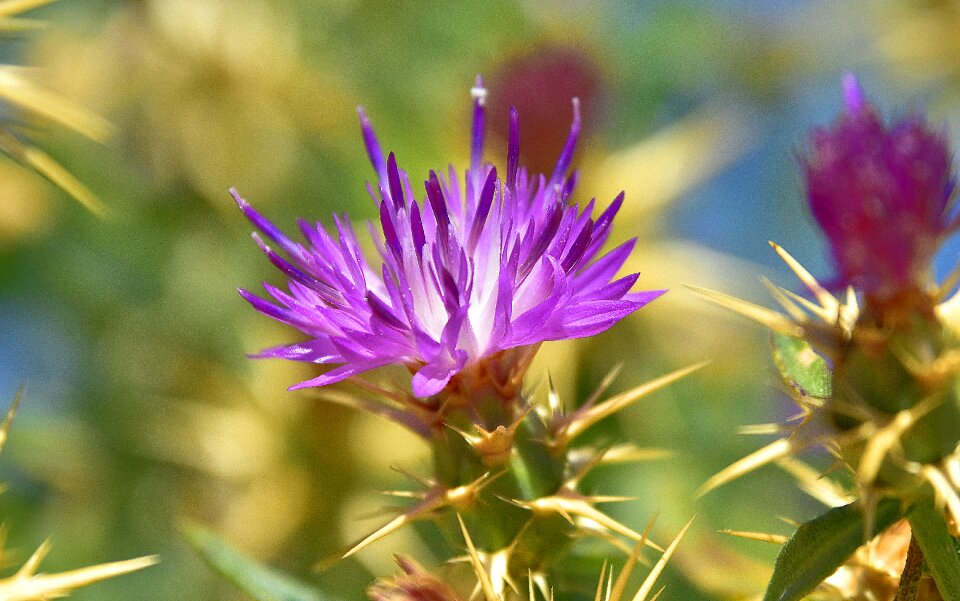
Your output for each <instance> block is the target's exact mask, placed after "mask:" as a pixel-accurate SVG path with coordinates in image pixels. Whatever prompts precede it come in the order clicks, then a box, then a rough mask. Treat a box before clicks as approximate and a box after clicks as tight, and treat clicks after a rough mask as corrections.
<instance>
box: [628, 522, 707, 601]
mask: <svg viewBox="0 0 960 601" xmlns="http://www.w3.org/2000/svg"><path fill="white" fill-rule="evenodd" d="M694 519H696V518H695V517H693V518H690V521H689V522H687V523H686V525H684V527H683V528H681V529H680V532H679V533H678V534H677V536H676V537H675V538H674V539H673V541H671V543H670V545H668V546H667V550H666V551H664V552H663V555H661V556H660V559H658V560H657V563H656V564H654V566H653V569H651V570H650V573H649V574H647V577H646V578H645V579H644V580H643V584H641V585H640V589H639V590H638V591H637V594H636V595H634V596H633V601H646V599H647V595H649V594H650V591H652V590H653V585H654V584H656V582H657V578H659V577H660V574H661V573H662V572H663V569H664V568H665V567H667V562H668V561H670V558H671V557H673V554H674V552H675V551H676V550H677V547H678V546H679V545H680V541H681V540H683V536H684V535H685V534H686V533H687V530H689V529H690V526H692V525H693V520H694ZM662 591H663V589H661V590H660V591H658V592H657V593H656V595H655V597H654V598H656V597H659V596H660V593H661V592H662Z"/></svg>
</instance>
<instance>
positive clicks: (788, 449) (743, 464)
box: [697, 438, 807, 496]
mask: <svg viewBox="0 0 960 601" xmlns="http://www.w3.org/2000/svg"><path fill="white" fill-rule="evenodd" d="M806 446H807V445H806V444H803V445H801V444H799V443H798V442H796V441H795V439H793V438H780V439H777V440H775V441H773V442H771V443H770V444H768V445H767V446H765V447H763V448H761V449H758V450H756V451H754V452H753V453H750V454H749V455H747V456H746V457H744V458H742V459H740V460H738V461H736V462H734V463H733V464H732V465H730V466H728V467H726V468H724V469H722V470H720V471H719V472H717V473H716V474H714V475H713V476H711V477H710V478H708V479H707V481H706V482H704V483H703V484H702V485H701V486H700V488H698V489H697V496H702V495H705V494H707V493H708V492H710V491H711V490H713V489H715V488H717V487H718V486H722V485H724V484H726V483H727V482H730V481H732V480H736V479H737V478H739V477H740V476H742V475H744V474H747V473H749V472H752V471H753V470H755V469H757V468H759V467H763V466H764V465H767V464H768V463H772V462H774V461H776V460H778V459H781V458H783V457H786V456H788V455H791V454H793V453H795V452H796V451H798V450H799V449H801V448H805V447H806Z"/></svg>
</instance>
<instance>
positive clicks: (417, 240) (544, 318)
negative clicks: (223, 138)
mask: <svg viewBox="0 0 960 601" xmlns="http://www.w3.org/2000/svg"><path fill="white" fill-rule="evenodd" d="M472 94H473V97H474V103H473V131H472V134H473V136H472V141H473V143H472V153H471V164H470V169H469V170H467V171H466V173H465V175H464V181H463V187H462V188H461V184H460V182H459V181H458V179H457V175H456V172H455V171H454V170H453V168H451V169H450V170H449V173H448V175H447V176H446V177H444V176H443V175H438V174H437V173H435V172H433V171H431V172H430V174H429V177H428V179H427V180H426V181H425V182H424V188H425V199H424V200H421V201H420V202H418V201H417V200H416V199H415V197H414V193H413V187H412V186H411V183H410V180H409V178H408V177H407V174H406V173H405V172H404V171H402V170H400V169H398V168H397V163H396V160H395V158H394V155H393V153H391V154H390V155H389V156H388V157H387V158H386V160H384V157H383V153H382V151H381V150H380V144H379V142H378V141H377V138H376V136H375V134H374V132H373V129H372V128H371V126H370V122H369V121H368V120H367V117H366V115H365V114H364V113H363V111H362V109H361V110H360V111H359V113H360V123H361V128H362V132H363V139H364V142H365V144H366V148H367V153H368V155H369V157H370V162H371V163H372V164H373V168H374V170H375V171H376V174H377V186H375V187H374V186H372V185H369V184H368V191H369V193H370V195H371V197H372V198H373V200H374V202H376V203H377V204H378V205H379V208H380V225H381V229H382V235H381V232H377V231H376V230H375V228H374V227H373V226H372V225H370V226H369V228H368V229H369V230H370V234H371V236H372V237H373V239H374V241H375V243H376V246H377V249H378V251H379V255H380V259H381V261H382V264H381V266H380V269H377V270H375V269H373V268H372V266H371V265H370V264H369V263H368V262H367V261H366V260H365V259H364V257H363V254H362V252H361V250H360V244H359V241H358V239H357V236H356V234H355V233H354V230H353V228H352V226H351V224H350V221H349V220H348V219H347V218H346V217H338V216H336V215H335V216H334V223H335V224H336V230H337V233H336V236H335V237H334V236H331V235H330V234H328V233H327V232H326V231H325V230H324V228H323V226H322V224H320V223H317V224H316V225H311V224H309V223H307V222H306V221H303V220H300V222H299V224H300V229H301V231H302V232H303V235H304V236H305V237H306V240H307V242H308V246H304V245H301V244H299V243H296V242H293V241H292V240H290V239H289V238H288V237H287V236H286V235H285V234H284V233H283V232H281V231H280V230H279V229H278V228H277V227H276V226H274V225H273V224H272V223H271V222H269V221H268V220H267V219H265V218H264V217H263V216H261V215H260V214H259V213H257V212H256V211H255V210H254V209H253V208H252V207H251V206H250V205H249V204H248V203H247V202H246V201H245V200H243V199H242V198H241V197H240V196H239V195H238V194H237V193H236V192H235V191H232V190H231V193H232V194H233V195H234V198H235V199H236V201H237V204H238V205H239V206H240V208H241V210H243V212H244V214H245V215H246V216H247V218H248V219H249V220H250V222H251V223H252V224H253V225H254V226H255V227H256V228H257V229H259V230H260V231H261V232H262V233H263V234H264V235H265V236H266V237H267V238H269V239H270V240H272V241H273V243H275V244H276V246H277V247H279V249H281V250H283V251H284V253H285V254H286V257H287V258H283V257H281V256H280V255H279V254H278V253H277V252H275V251H274V250H273V249H272V248H271V247H270V246H268V244H267V243H266V242H264V241H263V240H262V239H261V238H260V237H259V236H257V235H256V234H254V238H255V239H256V240H257V242H258V244H259V245H260V247H261V249H262V250H263V252H264V253H266V255H267V258H268V259H270V261H271V262H272V263H273V264H274V265H275V266H276V267H278V268H279V269H280V270H281V271H282V272H283V273H284V274H285V275H286V276H287V277H288V278H289V282H288V287H289V293H287V292H284V291H282V290H280V289H278V288H276V287H274V286H271V285H269V284H266V283H265V284H264V288H265V289H266V291H267V292H268V293H269V294H270V296H272V297H273V299H274V301H275V302H269V301H267V300H264V299H261V298H259V297H257V296H254V295H253V294H251V293H249V292H247V291H246V290H240V294H241V295H242V296H243V297H244V298H245V299H246V300H247V301H249V302H250V304H252V305H253V306H254V308H256V309H257V310H258V311H260V312H261V313H264V314H265V315H268V316H269V317H272V318H274V319H276V320H278V321H281V322H284V323H287V324H290V325H292V326H294V327H295V328H297V329H299V330H300V331H302V332H303V333H305V334H307V335H308V336H310V338H309V339H308V340H306V341H304V342H300V343H297V344H293V345H290V346H284V347H277V348H272V349H268V350H265V351H263V352H262V353H260V354H259V355H258V356H259V357H276V358H283V359H293V360H296V361H308V362H312V363H321V364H339V366H338V367H335V368H334V369H332V370H330V371H328V372H327V373H325V374H323V375H321V376H319V377H317V378H313V379H311V380H307V381H305V382H301V383H300V384H297V385H295V386H293V387H292V388H291V389H298V388H306V387H311V386H323V385H326V384H330V383H333V382H337V381H340V380H343V379H345V378H349V377H351V376H354V375H356V374H359V373H361V372H364V371H367V370H369V369H373V368H376V367H380V366H384V365H388V364H403V365H406V366H407V367H409V368H410V370H411V371H412V372H414V376H413V382H412V385H413V392H414V394H415V395H417V396H419V397H426V396H430V395H434V394H437V393H439V392H440V391H441V390H443V389H444V387H446V386H447V384H448V383H449V382H450V379H451V378H452V377H453V376H454V375H456V374H458V373H460V372H461V371H463V370H466V369H467V368H470V367H472V366H476V365H479V364H482V363H483V361H484V360H485V359H490V358H492V357H494V356H495V355H497V354H498V353H501V351H507V350H509V349H513V348H517V347H524V346H528V345H535V344H537V343H540V342H543V341H546V340H560V339H566V338H580V337H584V336H591V335H594V334H597V333H600V332H603V331H604V330H606V329H607V328H609V327H611V326H612V325H613V324H614V323H616V322H617V321H619V320H620V319H622V318H624V317H625V316H627V315H629V314H630V313H632V312H633V311H636V310H637V309H639V308H640V307H642V306H644V305H645V304H646V303H648V302H650V301H651V300H653V299H654V298H656V297H657V296H659V295H660V294H662V292H663V291H646V292H634V293H631V292H630V289H631V288H632V287H633V284H634V282H636V280H637V277H638V275H639V274H632V275H628V276H626V277H623V278H620V279H616V280H613V278H614V276H615V275H616V273H617V271H618V270H619V269H620V267H621V266H622V265H623V263H624V261H625V260H626V259H627V256H628V255H629V253H630V251H631V250H632V248H633V245H634V242H635V240H630V241H628V242H626V243H624V244H622V245H620V246H619V247H617V248H615V249H614V250H612V251H610V252H609V253H607V254H605V255H602V256H601V255H600V249H601V247H602V246H603V244H604V242H605V241H606V239H607V237H608V236H609V234H610V229H611V223H612V221H613V217H614V215H615V214H616V212H617V210H618V209H619V208H620V205H621V203H622V202H623V194H622V193H621V194H620V195H619V196H618V197H617V198H616V199H615V200H614V201H613V203H612V204H611V205H610V206H609V207H608V208H607V209H606V210H605V211H604V212H603V213H602V214H601V215H600V216H599V217H598V218H597V219H596V220H594V219H593V218H592V217H591V215H592V212H593V208H594V201H593V200H591V201H590V203H588V205H587V206H586V208H585V209H584V210H583V211H580V210H579V206H578V205H576V204H571V203H570V201H569V199H570V195H571V193H572V192H573V188H574V184H575V181H576V172H574V173H572V174H570V175H569V176H568V175H567V170H568V167H569V166H570V161H571V159H572V158H573V153H574V149H575V147H576V143H577V138H578V135H579V131H580V115H579V108H578V104H577V101H576V100H574V103H573V109H574V117H573V124H572V126H571V128H570V134H569V136H568V137H567V141H566V144H565V146H564V147H563V150H562V152H561V154H560V158H559V160H558V161H557V163H556V167H555V168H554V170H553V173H552V174H551V175H550V176H549V177H547V176H544V175H536V176H534V175H529V174H528V173H527V171H526V170H525V169H524V168H521V167H520V166H519V165H518V157H519V121H518V117H517V113H516V111H511V114H510V142H509V149H508V153H507V165H506V179H501V178H500V177H498V172H497V169H496V168H495V167H493V166H491V165H489V164H483V163H482V152H483V135H484V113H485V109H484V104H485V100H486V90H485V89H484V88H483V85H482V80H481V79H480V78H478V80H477V86H476V87H475V88H474V89H473V90H472ZM598 257H599V258H598ZM594 259H596V260H594Z"/></svg>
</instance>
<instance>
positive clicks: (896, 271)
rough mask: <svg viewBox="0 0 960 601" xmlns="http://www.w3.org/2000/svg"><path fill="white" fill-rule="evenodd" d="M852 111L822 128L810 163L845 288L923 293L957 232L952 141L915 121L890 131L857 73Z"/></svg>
mask: <svg viewBox="0 0 960 601" xmlns="http://www.w3.org/2000/svg"><path fill="white" fill-rule="evenodd" d="M843 89H844V104H845V107H844V112H843V113H842V114H841V116H840V118H839V119H838V120H837V122H836V123H835V124H834V125H833V127H831V128H830V129H818V130H816V131H814V132H813V135H812V136H811V139H810V151H809V155H808V156H807V157H806V160H805V168H806V180H807V194H808V197H809V201H810V209H811V211H812V212H813V216H814V218H816V220H817V222H818V223H819V224H820V227H821V228H823V231H824V233H826V235H827V238H828V239H829V241H830V244H831V249H832V252H833V256H834V259H835V260H836V263H837V266H838V267H839V270H840V278H841V283H842V284H843V285H845V286H846V285H852V286H853V287H855V288H857V289H859V290H863V291H864V292H866V293H867V294H868V295H871V296H874V297H877V298H886V297H890V296H893V295H894V294H896V293H897V292H899V291H903V290H907V289H914V288H919V287H922V286H923V285H924V283H925V281H926V280H925V278H926V277H927V276H928V270H929V267H930V263H931V261H932V259H933V256H934V255H935V254H936V252H937V249H938V247H939V246H940V244H941V242H942V241H943V239H944V238H945V237H946V235H947V234H949V233H950V232H951V231H953V230H954V229H955V228H954V224H953V223H951V222H950V220H949V219H948V216H947V214H946V209H947V205H948V202H949V201H950V198H951V196H952V195H953V189H954V184H955V179H954V176H953V173H952V168H951V152H950V148H949V145H948V144H947V140H946V137H945V136H944V135H943V134H942V133H936V132H932V131H931V130H930V129H929V128H928V126H927V124H926V123H925V122H924V120H923V119H922V117H920V116H917V115H911V116H908V117H905V118H903V119H901V120H900V121H896V122H894V123H892V124H890V125H889V126H887V125H885V124H884V123H883V120H882V119H881V118H880V116H879V114H878V113H877V111H876V109H875V108H874V107H873V106H872V105H871V104H870V103H868V102H867V101H866V99H865V98H864V94H863V90H862V89H861V87H860V84H859V83H858V82H857V80H856V78H855V77H854V76H853V75H852V74H849V73H848V74H846V75H845V76H844V80H843Z"/></svg>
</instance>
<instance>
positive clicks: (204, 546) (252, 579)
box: [183, 525, 331, 601]
mask: <svg viewBox="0 0 960 601" xmlns="http://www.w3.org/2000/svg"><path fill="white" fill-rule="evenodd" d="M183 533H184V535H185V536H186V538H187V541H188V542H189V543H190V545H191V546H192V547H193V548H194V549H195V550H196V551H197V552H198V553H199V554H200V557H202V558H203V560H204V562H206V564H207V565H208V566H210V568H211V569H213V571H215V572H217V573H218V574H220V575H221V576H222V577H224V578H225V579H226V580H228V581H230V583H232V584H233V585H234V586H236V587H237V588H239V589H240V590H242V591H244V592H245V593H247V594H248V595H250V596H251V597H253V598H254V599H256V600H257V601H331V600H330V598H329V597H328V596H327V595H324V594H323V593H321V592H320V591H318V590H316V589H314V588H312V587H309V586H307V585H305V584H301V583H300V582H297V581H296V580H294V579H292V578H290V577H289V576H286V575H284V574H281V573H280V572H277V571H276V570H273V569H271V568H268V567H266V566H264V565H261V564H259V563H257V562H255V561H253V560H252V559H250V558H248V557H246V556H244V555H243V554H241V553H240V552H239V551H237V550H236V549H234V548H233V547H231V546H230V545H229V544H227V543H226V542H225V541H223V540H222V539H220V538H219V537H217V536H216V535H215V534H213V533H212V532H210V531H209V530H207V529H205V528H201V527H199V526H192V525H188V526H184V527H183Z"/></svg>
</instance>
